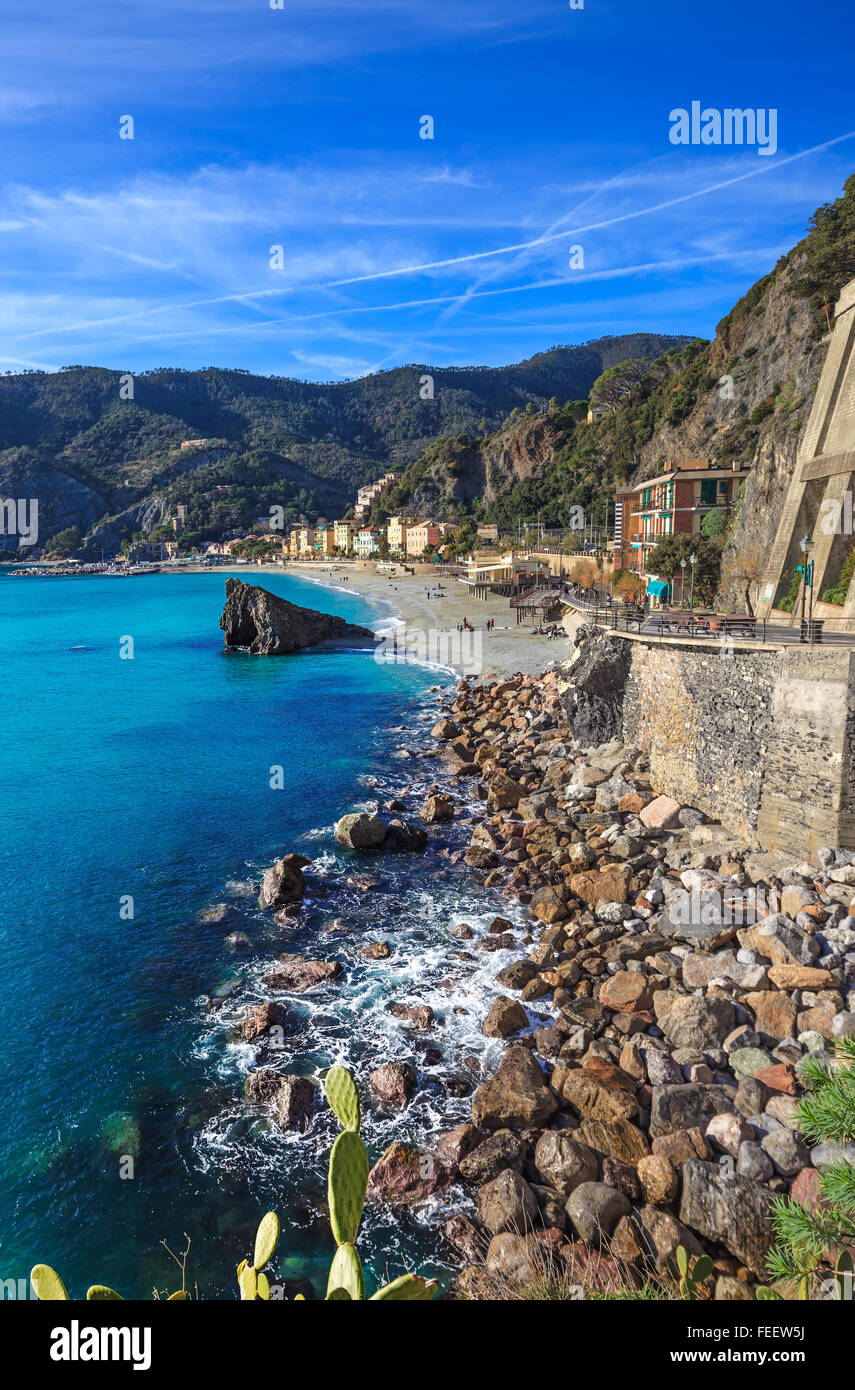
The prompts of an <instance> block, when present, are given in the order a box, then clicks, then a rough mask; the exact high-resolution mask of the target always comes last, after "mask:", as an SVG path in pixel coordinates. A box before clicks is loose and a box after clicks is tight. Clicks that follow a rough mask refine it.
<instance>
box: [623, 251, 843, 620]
mask: <svg viewBox="0 0 855 1390" xmlns="http://www.w3.org/2000/svg"><path fill="white" fill-rule="evenodd" d="M804 260H805V257H804V253H803V252H802V251H795V252H793V253H792V254H791V255H790V256H788V257H787V258H786V260H785V261H783V262H782V263H781V264H780V265H779V266H778V267H777V269H776V271H775V272H774V273H773V274H772V275H770V276H767V277H766V279H765V280H761V281H759V282H758V284H757V285H755V286H754V287H753V289H752V290H751V291H749V293H748V294H747V295H746V296H745V297H744V298H743V299H742V300H740V301H739V303H738V304H737V305H736V306H735V308H734V309H733V311H732V312H731V313H730V314H729V315H728V316H727V318H725V319H724V320H722V323H721V324H719V327H718V330H717V332H716V336H715V339H714V340H713V342H712V343H710V345H709V347H708V348H707V349H706V354H705V355H706V358H707V362H706V367H707V371H708V376H707V378H706V380H707V382H709V381H710V379H711V380H712V383H713V384H712V386H711V387H709V386H708V388H707V389H706V390H705V391H704V392H703V393H698V396H697V398H696V400H695V402H694V405H693V407H692V409H691V410H690V412H689V413H688V414H687V415H686V418H685V419H684V420H681V421H680V422H679V423H676V424H672V423H670V422H665V423H663V424H662V425H660V426H659V428H658V429H657V430H656V432H655V434H654V435H653V437H652V438H651V439H650V441H649V442H648V443H647V444H645V445H644V446H643V447H642V449H641V461H640V466H639V467H638V469H637V470H636V473H635V475H634V477H635V481H641V480H642V479H643V478H649V477H653V476H655V474H656V473H658V472H660V471H661V470H662V468H663V467H664V466H665V464H666V463H667V462H668V461H671V460H675V459H681V458H712V459H715V460H716V461H719V462H721V463H727V462H731V461H732V462H734V463H736V462H738V463H740V464H741V465H743V466H746V465H747V466H748V467H749V468H750V469H751V472H750V474H749V476H748V479H747V480H746V484H745V488H744V493H743V498H742V505H741V507H740V511H739V514H738V516H737V518H736V520H735V522H734V525H733V528H732V530H731V533H730V538H729V539H730V547H731V549H732V550H733V551H734V552H736V553H737V554H738V555H740V556H742V557H744V558H745V559H746V560H747V562H748V568H749V569H750V568H752V556H753V557H754V558H755V559H758V558H760V557H762V556H763V555H764V554H765V552H766V551H767V549H768V547H769V546H770V545H771V544H772V541H773V539H774V536H775V532H776V529H777V525H778V518H779V516H780V512H781V507H782V506H783V502H784V497H785V496H786V492H787V488H788V486H789V483H790V479H791V478H792V474H793V469H794V468H795V463H796V456H797V453H798V448H799V444H800V442H801V438H802V435H803V433H804V429H805V426H806V424H807V419H808V415H809V413H810V407H811V403H812V401H813V397H814V393H815V391H816V387H817V383H818V381H819V376H820V373H821V371H822V366H823V362H824V361H825V354H826V352H827V350H828V338H827V337H826V336H825V335H823V336H821V337H820V336H818V335H817V332H816V324H817V315H816V311H815V309H813V308H812V307H811V305H810V303H809V301H808V300H806V299H804V298H800V297H799V296H797V295H795V294H794V293H793V282H794V280H795V279H796V278H797V277H798V276H799V275H800V274H801V273H802V271H803V267H804ZM720 602H721V604H722V605H723V606H735V607H736V608H740V607H741V602H742V592H741V586H740V583H739V581H738V580H736V579H730V578H729V577H728V572H727V567H726V566H725V574H724V577H723V581H722V590H721V594H720Z"/></svg>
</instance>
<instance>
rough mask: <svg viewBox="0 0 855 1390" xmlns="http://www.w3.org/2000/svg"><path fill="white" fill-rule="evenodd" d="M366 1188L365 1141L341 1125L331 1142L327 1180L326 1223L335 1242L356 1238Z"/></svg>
mask: <svg viewBox="0 0 855 1390" xmlns="http://www.w3.org/2000/svg"><path fill="white" fill-rule="evenodd" d="M367 1188H368V1154H367V1153H366V1152H365V1145H364V1144H363V1142H362V1140H361V1139H360V1137H359V1135H358V1134H356V1133H355V1132H354V1131H353V1130H352V1129H345V1130H343V1131H342V1133H341V1134H340V1135H339V1136H338V1138H337V1139H336V1141H335V1143H334V1144H333V1147H332V1153H331V1154H330V1166H329V1179H328V1182H327V1196H328V1199H329V1208H330V1225H331V1226H332V1233H333V1235H334V1236H335V1240H336V1244H337V1245H341V1244H343V1243H345V1242H347V1241H355V1240H356V1237H357V1236H358V1234H359V1223H360V1221H361V1220H362V1209H363V1207H364V1206H365V1193H366V1191H367Z"/></svg>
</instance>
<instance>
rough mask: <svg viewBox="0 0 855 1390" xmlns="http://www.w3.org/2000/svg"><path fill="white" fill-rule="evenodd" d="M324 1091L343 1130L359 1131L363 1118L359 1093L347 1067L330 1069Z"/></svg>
mask: <svg viewBox="0 0 855 1390" xmlns="http://www.w3.org/2000/svg"><path fill="white" fill-rule="evenodd" d="M324 1091H325V1092H326V1097H327V1100H328V1101H329V1103H330V1108H331V1110H332V1111H333V1112H334V1114H335V1117H336V1119H337V1120H338V1122H339V1124H340V1125H341V1127H342V1129H352V1130H358V1129H359V1123H360V1120H361V1117H362V1116H361V1111H360V1107H359V1092H358V1091H357V1089H356V1082H355V1081H354V1079H353V1077H352V1076H351V1074H350V1072H349V1071H348V1069H347V1067H338V1066H336V1067H330V1069H329V1071H328V1072H327V1076H326V1080H325V1082H324Z"/></svg>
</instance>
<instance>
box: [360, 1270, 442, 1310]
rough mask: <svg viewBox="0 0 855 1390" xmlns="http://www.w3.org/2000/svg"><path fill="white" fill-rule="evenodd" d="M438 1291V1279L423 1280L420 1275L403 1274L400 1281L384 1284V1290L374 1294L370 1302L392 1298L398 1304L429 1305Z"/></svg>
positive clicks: (394, 1280) (395, 1280)
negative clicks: (416, 1303) (420, 1303)
mask: <svg viewBox="0 0 855 1390" xmlns="http://www.w3.org/2000/svg"><path fill="white" fill-rule="evenodd" d="M438 1289H439V1284H438V1283H437V1281H436V1279H422V1278H421V1277H420V1276H419V1275H418V1274H402V1275H401V1277H400V1279H393V1280H392V1282H391V1284H384V1286H383V1288H382V1289H378V1290H377V1292H376V1293H373V1294H372V1295H371V1300H370V1301H371V1302H372V1303H373V1302H374V1301H375V1300H376V1299H378V1298H384V1299H385V1298H391V1299H396V1300H397V1301H398V1302H401V1301H407V1302H410V1303H412V1302H423V1303H427V1302H428V1301H429V1300H430V1299H432V1298H433V1297H434V1295H435V1294H436V1293H437V1290H438Z"/></svg>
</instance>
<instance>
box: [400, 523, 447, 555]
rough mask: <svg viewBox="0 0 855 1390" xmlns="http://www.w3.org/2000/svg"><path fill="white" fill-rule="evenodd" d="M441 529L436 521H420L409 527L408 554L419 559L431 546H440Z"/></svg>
mask: <svg viewBox="0 0 855 1390" xmlns="http://www.w3.org/2000/svg"><path fill="white" fill-rule="evenodd" d="M439 535H440V532H439V527H438V526H437V524H436V522H435V521H419V522H417V523H416V525H415V526H408V527H407V554H408V555H413V556H415V557H416V558H418V557H419V556H420V555H422V554H423V553H424V551H425V550H426V549H427V547H428V546H429V545H432V546H433V547H434V548H436V546H438V545H439Z"/></svg>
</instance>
